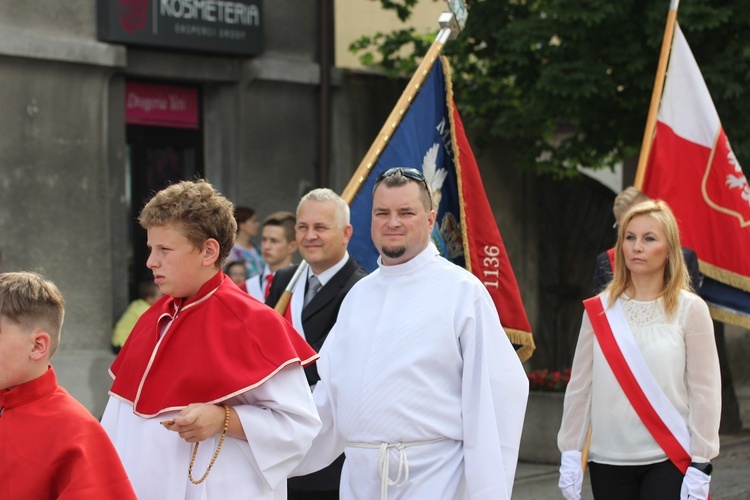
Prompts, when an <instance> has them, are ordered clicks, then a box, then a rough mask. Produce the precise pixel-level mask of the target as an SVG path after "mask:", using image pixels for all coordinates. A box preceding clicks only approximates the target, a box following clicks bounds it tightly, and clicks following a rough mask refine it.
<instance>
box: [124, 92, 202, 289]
mask: <svg viewBox="0 0 750 500" xmlns="http://www.w3.org/2000/svg"><path fill="white" fill-rule="evenodd" d="M176 96H177V97H176ZM199 97H200V96H199V91H198V89H197V88H195V87H176V86H167V85H159V84H148V83H142V82H127V83H126V122H127V125H126V142H127V176H128V184H127V186H128V193H127V198H128V204H129V207H130V213H129V215H130V217H129V219H130V224H129V229H128V277H129V283H128V294H129V298H130V300H134V299H136V298H138V295H137V288H138V283H140V282H141V281H151V280H153V275H152V273H151V271H150V270H149V269H148V268H146V260H147V259H148V253H149V250H148V248H147V246H146V239H147V238H146V231H145V229H143V228H142V227H141V226H140V224H139V223H138V216H139V214H140V212H141V209H143V207H144V205H145V204H146V203H147V202H148V201H149V200H150V199H151V198H152V197H153V196H154V194H155V193H157V192H158V191H160V190H161V189H163V188H165V187H167V186H169V185H170V184H174V183H177V182H180V181H183V180H191V179H196V178H199V177H203V169H204V165H203V132H202V129H201V127H200V116H199V114H198V110H199V109H200V103H199ZM170 108H174V109H176V110H177V111H179V112H180V114H182V115H185V110H186V109H188V108H193V109H194V113H188V115H189V116H188V118H189V119H187V120H186V119H184V116H179V114H176V113H170ZM133 110H135V111H133ZM144 110H148V112H146V113H144Z"/></svg>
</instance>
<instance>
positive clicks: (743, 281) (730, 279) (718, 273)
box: [698, 260, 750, 292]
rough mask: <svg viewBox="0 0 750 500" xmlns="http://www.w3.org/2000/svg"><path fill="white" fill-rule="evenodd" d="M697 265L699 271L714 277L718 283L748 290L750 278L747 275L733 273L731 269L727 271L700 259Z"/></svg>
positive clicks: (749, 290)
mask: <svg viewBox="0 0 750 500" xmlns="http://www.w3.org/2000/svg"><path fill="white" fill-rule="evenodd" d="M698 265H699V266H700V270H701V272H702V273H703V274H704V275H706V276H708V277H709V278H711V279H714V280H716V281H718V282H720V283H724V284H725V285H729V286H733V287H734V288H739V289H740V290H744V291H746V292H750V278H748V277H747V276H743V275H741V274H737V273H733V272H732V271H727V270H726V269H721V268H719V267H716V266H713V265H711V264H707V263H706V262H703V261H702V260H699V261H698Z"/></svg>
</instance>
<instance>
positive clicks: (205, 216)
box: [139, 179, 237, 269]
mask: <svg viewBox="0 0 750 500" xmlns="http://www.w3.org/2000/svg"><path fill="white" fill-rule="evenodd" d="M139 222H140V223H141V226H142V227H143V228H144V229H148V228H150V227H152V226H166V225H168V224H174V225H175V226H178V229H179V230H180V231H181V232H182V234H183V235H184V236H185V237H186V238H187V239H188V241H190V243H191V244H192V245H193V246H194V247H195V248H201V247H202V246H203V244H204V243H205V242H206V241H207V240H208V239H209V238H213V239H215V240H216V241H217V242H218V243H219V258H218V259H216V267H217V268H219V269H221V266H222V265H223V264H224V261H225V260H226V258H227V257H228V256H229V252H231V251H232V247H233V246H234V239H235V236H236V234H237V222H236V221H235V219H234V206H233V205H232V202H231V201H229V200H227V199H226V198H224V196H222V195H221V193H219V192H218V191H216V190H215V189H214V188H213V186H212V185H211V184H209V183H208V182H206V181H204V180H202V179H200V180H197V181H195V182H192V181H183V182H180V183H178V184H173V185H171V186H169V187H167V188H165V189H162V190H161V191H159V192H158V193H156V195H155V196H154V197H153V198H151V201H149V202H148V203H147V204H146V206H145V207H143V210H141V215H140V217H139Z"/></svg>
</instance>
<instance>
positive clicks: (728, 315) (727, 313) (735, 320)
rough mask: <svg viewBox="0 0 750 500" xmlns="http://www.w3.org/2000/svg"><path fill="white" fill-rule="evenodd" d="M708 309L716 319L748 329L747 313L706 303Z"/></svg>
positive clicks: (749, 317)
mask: <svg viewBox="0 0 750 500" xmlns="http://www.w3.org/2000/svg"><path fill="white" fill-rule="evenodd" d="M708 310H709V312H710V313H711V317H712V318H713V319H715V320H716V321H719V322H721V323H727V324H729V325H734V326H739V327H741V328H747V329H750V316H748V315H747V314H743V313H741V312H738V311H734V310H732V309H725V308H723V307H718V306H715V305H714V304H711V303H709V304H708Z"/></svg>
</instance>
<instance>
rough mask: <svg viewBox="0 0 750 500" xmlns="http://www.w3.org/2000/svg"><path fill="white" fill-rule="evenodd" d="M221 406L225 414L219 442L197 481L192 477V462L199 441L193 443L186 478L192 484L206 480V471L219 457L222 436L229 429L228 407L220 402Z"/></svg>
mask: <svg viewBox="0 0 750 500" xmlns="http://www.w3.org/2000/svg"><path fill="white" fill-rule="evenodd" d="M221 406H223V407H224V411H225V412H226V416H225V417H224V431H223V432H222V433H221V437H220V438H219V444H218V445H217V446H216V451H215V452H214V456H212V457H211V462H209V464H208V469H206V472H205V473H204V474H203V476H202V477H201V478H200V479H198V480H197V481H196V480H195V479H193V464H195V457H196V455H197V454H198V445H199V444H200V443H195V446H193V455H192V456H191V457H190V466H189V467H188V479H190V482H191V483H193V484H201V483H202V482H203V481H205V480H206V478H207V477H208V473H209V472H211V467H213V466H214V462H216V459H217V458H218V457H219V452H220V451H221V445H222V444H223V443H224V438H225V437H226V435H227V429H229V415H230V413H229V407H228V406H227V405H225V404H222V405H221Z"/></svg>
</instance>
